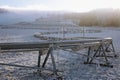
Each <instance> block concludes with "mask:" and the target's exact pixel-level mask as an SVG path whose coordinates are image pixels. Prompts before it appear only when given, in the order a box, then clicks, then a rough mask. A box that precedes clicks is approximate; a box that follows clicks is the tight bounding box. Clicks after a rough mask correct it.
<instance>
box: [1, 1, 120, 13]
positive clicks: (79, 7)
mask: <svg viewBox="0 0 120 80" xmlns="http://www.w3.org/2000/svg"><path fill="white" fill-rule="evenodd" d="M0 7H2V8H8V9H18V10H49V11H56V10H57V11H59V10H61V11H73V12H86V11H90V10H94V9H100V8H113V9H120V0H0Z"/></svg>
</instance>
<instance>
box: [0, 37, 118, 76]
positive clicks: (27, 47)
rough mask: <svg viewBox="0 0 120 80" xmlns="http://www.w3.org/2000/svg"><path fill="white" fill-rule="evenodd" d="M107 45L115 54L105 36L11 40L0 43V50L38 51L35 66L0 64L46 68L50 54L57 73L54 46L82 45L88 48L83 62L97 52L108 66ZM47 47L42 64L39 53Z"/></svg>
mask: <svg viewBox="0 0 120 80" xmlns="http://www.w3.org/2000/svg"><path fill="white" fill-rule="evenodd" d="M109 46H112V50H113V52H114V55H115V56H116V54H115V50H114V46H113V43H112V38H109V39H108V38H106V39H81V40H63V41H42V42H13V43H9V42H8V43H0V52H1V53H2V52H19V51H20V52H24V51H38V52H39V55H38V63H37V67H30V66H23V65H15V64H14V65H13V64H5V63H0V65H8V66H16V67H26V68H33V69H38V70H40V71H41V70H48V69H46V68H45V65H46V63H47V61H48V57H49V56H51V60H52V65H53V69H52V71H53V72H54V74H56V75H57V69H56V64H55V59H54V55H53V53H52V52H53V50H54V49H56V48H64V49H69V48H70V49H71V48H73V47H84V48H88V57H87V61H86V62H85V63H87V64H91V63H92V61H93V59H94V57H96V55H97V54H98V53H99V54H100V53H101V54H103V57H105V61H106V63H105V65H106V66H109V65H110V64H109V61H108V59H107V54H106V50H107V49H109ZM92 48H95V50H94V55H93V56H92V57H89V56H90V52H91V50H92ZM43 49H48V52H47V54H46V57H45V60H44V62H43V64H41V55H42V50H43Z"/></svg>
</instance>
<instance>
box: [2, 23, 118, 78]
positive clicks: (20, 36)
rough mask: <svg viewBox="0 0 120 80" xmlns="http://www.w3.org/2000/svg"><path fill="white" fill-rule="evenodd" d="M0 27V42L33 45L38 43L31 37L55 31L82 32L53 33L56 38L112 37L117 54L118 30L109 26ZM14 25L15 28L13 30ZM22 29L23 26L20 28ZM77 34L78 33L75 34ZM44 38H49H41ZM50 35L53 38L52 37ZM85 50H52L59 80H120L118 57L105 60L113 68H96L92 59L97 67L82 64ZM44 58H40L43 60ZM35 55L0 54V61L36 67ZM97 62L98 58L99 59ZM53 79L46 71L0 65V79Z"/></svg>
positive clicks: (27, 53) (26, 53) (33, 53)
mask: <svg viewBox="0 0 120 80" xmlns="http://www.w3.org/2000/svg"><path fill="white" fill-rule="evenodd" d="M10 26H12V28H9V27H8V26H1V28H0V41H1V42H24V41H25V42H34V41H41V40H40V39H39V38H35V37H34V34H36V33H39V32H54V31H55V32H56V31H59V30H61V31H62V30H63V29H64V30H66V31H67V30H72V31H74V30H75V31H76V30H83V29H84V34H83V33H75V34H57V35H54V36H59V37H68V36H71V37H74V36H85V37H112V38H113V43H114V46H115V50H116V53H117V55H119V52H120V50H119V48H120V42H119V40H120V35H119V34H120V28H113V27H106V28H103V27H102V28H100V27H85V28H83V27H78V26H75V25H74V26H71V27H69V26H70V25H67V26H65V25H64V26H65V27H64V28H63V27H56V26H53V27H51V26H50V27H51V28H50V27H44V26H43V27H39V26H37V27H34V28H32V26H31V27H30V26H29V27H26V25H25V27H22V28H21V27H20V26H21V25H10ZM16 26H17V27H16ZM22 26H23V25H22ZM62 26H63V25H62ZM78 32H79V31H78ZM45 36H51V34H49V35H45ZM52 36H53V35H52ZM86 51H87V50H86V49H85V50H82V51H78V52H76V53H75V52H68V51H64V50H61V49H57V50H54V52H53V53H54V56H55V61H56V65H57V69H58V70H59V71H60V72H59V73H58V74H59V75H60V76H62V78H63V80H120V60H119V59H120V57H117V58H109V61H110V63H111V64H112V65H114V67H113V68H109V67H101V66H99V59H96V60H95V62H97V63H98V64H97V65H92V64H89V65H88V64H83V63H84V61H85V60H86V56H84V55H86ZM44 57H45V55H43V56H42V59H44ZM37 58H38V52H37V51H34V52H30V51H29V52H17V53H15V52H14V53H13V52H11V53H1V54H0V62H4V63H12V64H21V65H28V66H37ZM100 60H101V59H100ZM51 66H52V63H51V61H50V60H49V62H47V65H46V67H47V68H52V67H51ZM54 79H56V76H55V75H53V74H52V72H50V71H42V72H41V75H40V74H38V72H37V70H36V69H27V68H18V67H9V66H0V80H54Z"/></svg>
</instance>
